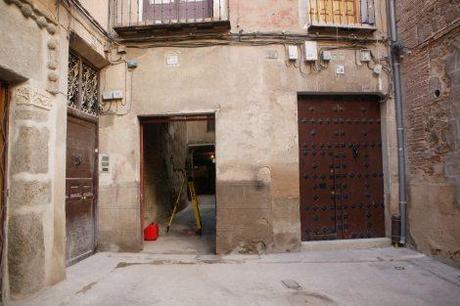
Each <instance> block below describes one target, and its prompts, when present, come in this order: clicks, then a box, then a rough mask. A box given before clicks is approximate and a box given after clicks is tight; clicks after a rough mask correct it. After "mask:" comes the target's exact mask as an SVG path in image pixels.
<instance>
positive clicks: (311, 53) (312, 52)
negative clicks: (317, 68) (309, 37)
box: [305, 41, 318, 62]
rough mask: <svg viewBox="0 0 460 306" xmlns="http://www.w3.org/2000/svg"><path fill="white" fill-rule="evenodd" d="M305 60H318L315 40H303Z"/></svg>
mask: <svg viewBox="0 0 460 306" xmlns="http://www.w3.org/2000/svg"><path fill="white" fill-rule="evenodd" d="M305 60H306V61H308V62H314V61H317V60H318V45H317V43H316V41H306V42H305Z"/></svg>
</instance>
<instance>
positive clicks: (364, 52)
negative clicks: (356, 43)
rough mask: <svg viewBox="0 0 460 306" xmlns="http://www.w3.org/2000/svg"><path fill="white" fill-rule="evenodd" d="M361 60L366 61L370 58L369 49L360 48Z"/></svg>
mask: <svg viewBox="0 0 460 306" xmlns="http://www.w3.org/2000/svg"><path fill="white" fill-rule="evenodd" d="M360 59H361V62H365V63H368V62H370V61H371V60H372V54H371V50H369V49H362V50H361V58H360Z"/></svg>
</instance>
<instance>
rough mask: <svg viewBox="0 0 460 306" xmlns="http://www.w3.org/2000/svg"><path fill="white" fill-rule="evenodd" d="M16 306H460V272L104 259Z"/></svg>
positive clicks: (402, 259) (415, 261)
mask: <svg viewBox="0 0 460 306" xmlns="http://www.w3.org/2000/svg"><path fill="white" fill-rule="evenodd" d="M10 304H11V305H44V306H45V305H46V306H52V305H187V306H190V305H219V306H224V305H229V306H230V305H231V306H243V305H460V270H457V269H455V268H452V267H450V266H447V265H444V264H442V263H439V262H437V261H434V260H433V259H431V258H429V257H426V256H424V255H422V254H420V253H417V252H414V251H411V250H408V249H394V248H381V249H364V250H340V251H319V252H315V251H311V252H302V253H292V254H282V255H281V254H280V255H262V256H243V255H229V256H224V257H220V256H210V255H188V254H182V255H168V254H148V253H138V254H126V253H99V254H96V255H94V256H92V257H90V258H88V259H86V260H84V261H82V262H80V263H78V264H76V265H74V266H72V267H70V268H68V269H67V280H65V281H63V282H61V283H59V284H57V285H56V286H54V287H52V288H48V289H46V290H44V291H42V292H40V293H39V294H37V295H36V296H34V297H32V298H30V299H27V300H23V301H16V302H11V303H10Z"/></svg>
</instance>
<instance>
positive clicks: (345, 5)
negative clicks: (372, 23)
mask: <svg viewBox="0 0 460 306" xmlns="http://www.w3.org/2000/svg"><path fill="white" fill-rule="evenodd" d="M360 1H362V0H310V20H311V22H312V24H334V25H353V24H359V23H360V18H359V16H360V13H359V6H360Z"/></svg>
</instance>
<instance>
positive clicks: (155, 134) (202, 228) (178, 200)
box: [140, 114, 216, 254]
mask: <svg viewBox="0 0 460 306" xmlns="http://www.w3.org/2000/svg"><path fill="white" fill-rule="evenodd" d="M140 123H141V222H142V229H145V228H146V227H148V226H149V225H150V224H152V223H153V224H156V225H158V226H159V238H158V239H157V240H155V241H144V252H148V253H161V254H214V253H215V248H216V197H215V190H216V188H215V183H216V167H215V161H216V155H215V129H214V126H215V124H214V123H215V118H214V115H208V114H206V115H193V116H185V115H181V116H167V117H148V118H140Z"/></svg>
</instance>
